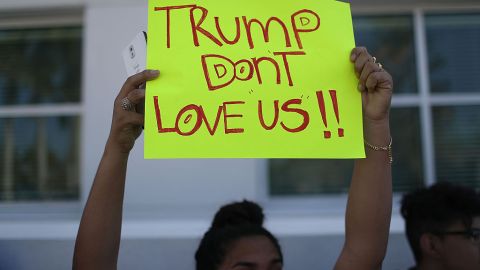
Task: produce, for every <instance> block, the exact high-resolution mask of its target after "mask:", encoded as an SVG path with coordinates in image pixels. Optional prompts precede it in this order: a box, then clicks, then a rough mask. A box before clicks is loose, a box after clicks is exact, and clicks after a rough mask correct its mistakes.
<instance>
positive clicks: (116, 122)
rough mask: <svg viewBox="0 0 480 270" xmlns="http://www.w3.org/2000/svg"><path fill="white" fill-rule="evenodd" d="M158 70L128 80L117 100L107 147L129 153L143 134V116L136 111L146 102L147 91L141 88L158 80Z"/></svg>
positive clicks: (141, 73)
mask: <svg viewBox="0 0 480 270" xmlns="http://www.w3.org/2000/svg"><path fill="white" fill-rule="evenodd" d="M158 75H159V71H158V70H145V71H143V72H140V73H138V74H135V75H133V76H131V77H130V78H128V79H127V81H126V82H125V83H124V84H123V86H122V89H121V90H120V93H119V94H118V96H117V98H116V99H115V104H114V107H113V117H112V127H111V129H110V136H109V138H108V143H107V146H108V147H109V148H113V149H114V150H118V151H120V152H121V153H129V152H130V150H132V148H133V145H134V144H135V140H136V139H137V138H138V136H140V134H141V133H142V126H143V124H144V117H143V114H141V113H138V112H137V111H136V109H135V108H136V106H137V105H141V104H142V103H143V102H144V101H145V89H141V86H142V85H143V84H144V83H145V82H146V81H150V80H153V79H155V78H157V77H158Z"/></svg>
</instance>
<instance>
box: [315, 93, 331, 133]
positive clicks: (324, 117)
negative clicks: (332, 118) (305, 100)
mask: <svg viewBox="0 0 480 270" xmlns="http://www.w3.org/2000/svg"><path fill="white" fill-rule="evenodd" d="M317 100H318V107H319V108H320V114H321V115H322V120H323V124H324V125H325V128H328V123H327V113H326V112H325V99H324V98H323V92H322V91H317ZM323 136H324V137H325V138H326V139H330V138H331V137H332V133H331V132H330V131H328V130H326V131H324V132H323Z"/></svg>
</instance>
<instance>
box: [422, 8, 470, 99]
mask: <svg viewBox="0 0 480 270" xmlns="http://www.w3.org/2000/svg"><path fill="white" fill-rule="evenodd" d="M426 25H427V42H428V57H429V64H430V80H431V89H432V92H437V93H446V92H476V93H478V92H479V91H480V81H479V80H478V78H480V61H479V59H480V14H463V15H430V16H427V17H426Z"/></svg>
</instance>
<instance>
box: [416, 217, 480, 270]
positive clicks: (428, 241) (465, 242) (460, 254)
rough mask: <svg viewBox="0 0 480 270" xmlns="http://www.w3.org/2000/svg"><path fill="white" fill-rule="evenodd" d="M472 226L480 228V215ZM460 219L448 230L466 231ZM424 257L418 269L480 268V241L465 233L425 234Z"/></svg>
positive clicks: (422, 246) (422, 242) (422, 245)
mask: <svg viewBox="0 0 480 270" xmlns="http://www.w3.org/2000/svg"><path fill="white" fill-rule="evenodd" d="M472 228H474V229H480V217H475V218H474V219H473V223H472ZM465 229H466V228H465V225H464V224H463V223H462V222H461V221H458V222H456V223H455V224H453V225H452V226H450V227H449V228H448V229H447V230H445V231H447V232H453V231H464V230H465ZM420 247H421V250H422V255H423V259H422V262H421V263H420V265H419V266H418V270H478V269H480V242H479V241H477V242H474V241H472V239H470V238H468V237H466V236H463V235H444V236H441V237H440V236H436V235H432V234H424V235H422V237H421V239H420Z"/></svg>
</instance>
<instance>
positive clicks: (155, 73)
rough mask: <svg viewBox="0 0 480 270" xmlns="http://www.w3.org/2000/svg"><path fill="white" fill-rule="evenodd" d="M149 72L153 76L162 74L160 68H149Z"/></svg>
mask: <svg viewBox="0 0 480 270" xmlns="http://www.w3.org/2000/svg"><path fill="white" fill-rule="evenodd" d="M148 72H149V73H150V75H152V76H158V75H160V71H159V70H149V71H148Z"/></svg>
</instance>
